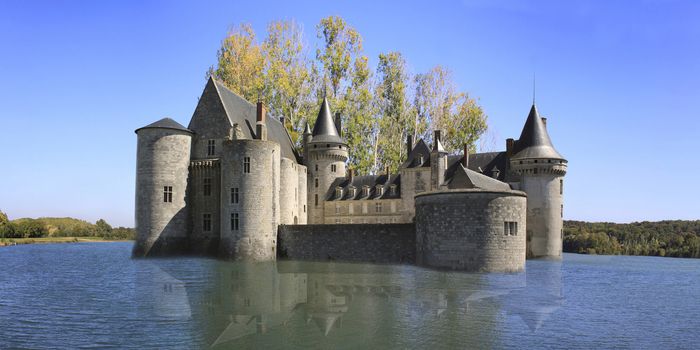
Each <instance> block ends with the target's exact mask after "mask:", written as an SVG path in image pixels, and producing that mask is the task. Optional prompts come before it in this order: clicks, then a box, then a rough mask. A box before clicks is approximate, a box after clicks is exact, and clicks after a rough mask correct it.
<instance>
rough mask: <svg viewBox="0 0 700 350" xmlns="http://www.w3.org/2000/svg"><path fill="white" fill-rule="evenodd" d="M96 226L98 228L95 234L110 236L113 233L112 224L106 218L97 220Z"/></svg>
mask: <svg viewBox="0 0 700 350" xmlns="http://www.w3.org/2000/svg"><path fill="white" fill-rule="evenodd" d="M95 228H96V229H97V230H96V231H97V232H95V236H108V235H109V234H110V233H112V226H111V225H110V224H108V223H107V221H105V220H104V219H99V220H97V222H95Z"/></svg>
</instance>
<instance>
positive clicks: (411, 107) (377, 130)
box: [208, 16, 487, 174]
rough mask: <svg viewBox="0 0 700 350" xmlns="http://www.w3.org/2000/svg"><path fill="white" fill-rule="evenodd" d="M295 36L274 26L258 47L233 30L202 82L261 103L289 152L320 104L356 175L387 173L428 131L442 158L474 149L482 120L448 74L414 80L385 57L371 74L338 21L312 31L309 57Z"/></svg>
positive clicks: (296, 29) (435, 72)
mask: <svg viewBox="0 0 700 350" xmlns="http://www.w3.org/2000/svg"><path fill="white" fill-rule="evenodd" d="M303 33H304V31H303V28H302V27H301V26H300V25H299V24H297V23H296V22H294V21H291V20H286V21H273V22H271V23H270V24H269V25H268V26H267V34H266V36H265V37H264V39H263V40H262V41H260V40H258V39H257V36H256V34H255V32H254V31H253V29H252V27H251V26H250V25H248V24H243V25H240V26H238V27H236V28H234V29H233V30H231V31H230V32H229V33H228V35H227V36H226V37H225V38H224V40H222V43H221V48H220V49H219V50H218V52H217V61H216V64H215V65H214V66H212V67H211V68H210V69H209V71H208V75H212V76H214V77H215V78H216V79H218V80H219V81H221V82H223V83H224V84H225V85H226V86H228V87H229V88H230V89H231V90H232V91H234V92H235V93H237V94H239V95H241V96H242V97H244V98H245V99H247V100H248V101H250V102H256V101H257V100H258V99H259V98H260V99H263V101H264V102H265V103H266V105H267V106H268V110H269V111H270V113H271V114H272V115H275V116H277V117H283V118H284V120H285V126H286V127H287V129H288V130H289V132H290V135H291V136H292V140H293V141H294V142H295V144H296V146H297V147H300V146H301V134H302V131H303V128H304V126H305V124H306V123H309V124H310V125H311V126H313V123H314V122H315V118H316V113H317V111H318V106H319V103H320V101H321V99H322V98H323V97H324V96H325V97H327V98H328V100H329V102H330V104H331V108H332V109H333V110H334V112H340V113H341V118H342V130H341V132H342V133H343V137H344V138H345V140H346V141H347V143H348V148H349V151H350V157H349V160H348V162H349V167H351V168H354V169H356V170H357V171H358V173H360V174H362V173H365V174H368V173H377V172H379V171H380V170H383V169H384V168H385V167H386V166H388V167H390V168H391V170H392V171H396V170H397V169H398V166H399V165H400V164H401V162H402V161H403V160H404V159H405V156H406V150H405V142H404V140H405V138H406V135H408V134H412V135H415V136H416V137H422V138H424V139H425V140H426V141H427V142H432V134H433V130H436V129H441V130H444V131H445V137H444V140H443V145H444V146H445V148H446V149H447V150H448V151H449V152H452V153H458V152H460V151H461V150H462V147H463V145H464V144H465V143H466V144H468V145H469V147H470V148H471V149H472V150H475V148H476V141H477V140H478V139H479V137H480V136H481V135H482V134H483V133H484V132H485V131H486V128H487V124H486V114H485V113H484V111H483V109H482V108H481V106H479V104H478V101H477V100H475V99H473V98H471V97H470V96H469V95H468V94H467V93H466V92H461V91H459V90H458V88H457V86H456V84H455V83H454V81H453V76H452V72H451V71H450V70H449V69H448V68H446V67H443V66H440V65H436V66H435V67H434V68H432V69H430V70H429V71H428V72H425V73H419V74H416V75H413V74H411V72H410V70H409V68H408V65H407V63H406V60H405V58H404V57H403V55H402V54H401V53H400V52H397V51H389V52H386V53H382V54H380V55H379V57H378V63H377V67H376V68H375V69H372V68H371V67H370V65H369V59H368V57H367V56H366V55H365V54H364V53H363V46H362V44H363V38H362V36H361V35H360V33H359V32H358V31H357V30H356V29H355V28H353V27H352V26H351V25H350V24H348V23H347V22H346V21H345V20H344V19H343V18H342V17H339V16H329V17H326V18H323V19H321V21H320V22H319V23H318V24H317V25H316V39H317V40H318V42H317V43H316V49H315V50H314V53H315V54H314V55H313V57H311V55H310V52H309V51H310V50H309V49H308V48H309V47H310V46H309V44H308V42H307V41H306V40H305V38H304V35H303Z"/></svg>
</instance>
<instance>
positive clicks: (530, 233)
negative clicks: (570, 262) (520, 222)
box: [520, 174, 564, 259]
mask: <svg viewBox="0 0 700 350" xmlns="http://www.w3.org/2000/svg"><path fill="white" fill-rule="evenodd" d="M561 181H563V177H561V176H552V175H544V174H543V175H539V176H538V175H527V176H523V177H522V180H521V182H520V189H521V190H523V191H525V192H527V199H528V201H527V237H528V247H527V254H528V256H529V257H550V258H559V259H560V258H561V252H562V240H563V229H564V222H563V220H564V219H563V213H562V212H563V210H564V209H563V197H562V195H561Z"/></svg>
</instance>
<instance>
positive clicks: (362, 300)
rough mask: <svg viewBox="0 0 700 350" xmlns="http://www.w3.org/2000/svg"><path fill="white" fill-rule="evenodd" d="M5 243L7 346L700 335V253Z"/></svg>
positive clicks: (382, 343) (1, 344)
mask: <svg viewBox="0 0 700 350" xmlns="http://www.w3.org/2000/svg"><path fill="white" fill-rule="evenodd" d="M130 251H131V243H77V244H52V245H26V246H15V247H5V248H0V266H2V270H0V349H11V348H46V349H54V348H68V349H76V348H118V349H125V348H134V349H143V348H167V349H180V348H182V349H190V348H214V349H227V348H231V349H241V348H242V349H245V348H264V349H275V348H296V349H306V348H321V349H335V348H339V349H354V348H361V349H370V348H372V349H375V348H379V349H405V348H411V349H418V348H421V349H428V348H429V349H440V348H445V349H455V348H456V349H460V348H465V349H473V348H486V349H489V348H496V349H505V348H580V349H591V348H622V349H625V348H631V349H637V348H649V349H666V348H687V349H698V348H700V260H691V259H670V258H654V257H622V256H619V257H618V256H615V257H610V256H582V255H571V254H568V255H565V257H564V261H563V263H557V262H551V261H528V262H527V271H526V272H523V273H520V274H464V273H448V272H439V271H432V270H427V269H422V268H417V267H412V266H381V265H369V264H340V263H301V262H277V263H270V264H242V263H226V262H220V261H216V260H212V259H198V258H182V259H157V260H153V259H151V260H132V259H131V258H130Z"/></svg>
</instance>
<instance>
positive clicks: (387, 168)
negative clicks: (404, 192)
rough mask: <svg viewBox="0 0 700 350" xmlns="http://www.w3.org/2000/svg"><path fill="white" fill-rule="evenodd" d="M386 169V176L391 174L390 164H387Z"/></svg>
mask: <svg viewBox="0 0 700 350" xmlns="http://www.w3.org/2000/svg"><path fill="white" fill-rule="evenodd" d="M385 170H386V176H389V166H388V165H387V166H386V168H385Z"/></svg>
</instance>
